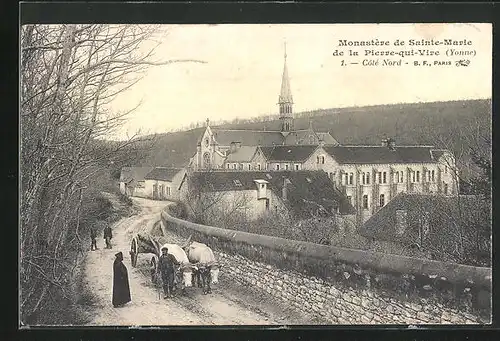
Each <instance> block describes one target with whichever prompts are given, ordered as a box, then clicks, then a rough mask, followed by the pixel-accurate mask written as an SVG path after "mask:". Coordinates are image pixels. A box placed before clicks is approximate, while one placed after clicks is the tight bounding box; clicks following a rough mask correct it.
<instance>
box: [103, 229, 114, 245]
mask: <svg viewBox="0 0 500 341" xmlns="http://www.w3.org/2000/svg"><path fill="white" fill-rule="evenodd" d="M112 238H113V233H112V232H111V227H109V225H107V226H106V227H105V228H104V240H105V241H106V249H111V248H112V247H111V239H112Z"/></svg>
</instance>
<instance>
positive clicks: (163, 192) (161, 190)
mask: <svg viewBox="0 0 500 341" xmlns="http://www.w3.org/2000/svg"><path fill="white" fill-rule="evenodd" d="M158 192H159V193H158V194H159V195H160V196H163V197H164V196H166V195H167V196H170V187H168V186H164V185H159V186H158Z"/></svg>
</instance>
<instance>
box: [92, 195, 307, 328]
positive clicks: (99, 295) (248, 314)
mask: <svg viewBox="0 0 500 341" xmlns="http://www.w3.org/2000/svg"><path fill="white" fill-rule="evenodd" d="M133 201H134V205H136V206H138V207H139V208H140V213H138V214H137V215H134V216H132V217H128V218H124V219H122V220H120V221H118V222H117V223H116V224H115V225H114V227H113V241H112V242H113V249H111V250H107V249H103V246H104V245H103V240H102V239H100V240H99V239H98V247H99V250H97V251H92V252H91V251H89V252H88V255H87V259H86V262H85V267H84V283H83V288H84V290H85V291H86V292H90V293H91V295H92V301H93V302H92V305H91V306H88V307H87V309H86V310H87V311H86V313H87V315H88V316H91V318H90V322H89V323H88V325H99V326H113V325H121V326H124V325H126V326H152V325H155V326H162V325H268V324H275V325H286V324H311V323H314V322H312V321H310V320H309V319H308V317H307V316H304V315H303V314H302V313H300V312H298V311H296V310H293V309H292V308H289V307H284V306H282V305H281V303H280V302H275V301H274V300H273V298H272V297H269V296H267V295H266V294H265V293H259V292H256V291H254V290H250V289H249V288H246V287H242V286H238V285H237V284H234V283H231V282H229V280H228V279H227V278H225V277H224V273H223V271H221V274H220V282H219V284H218V285H217V286H216V287H215V288H213V290H212V291H213V293H212V294H209V295H203V294H202V292H201V289H199V288H188V294H187V295H186V296H177V297H174V298H173V299H167V300H165V299H163V295H160V294H159V290H158V288H157V287H155V286H153V284H152V283H151V280H150V278H149V276H148V260H149V259H150V257H148V255H144V254H140V255H139V258H138V262H137V267H136V268H133V267H132V266H131V263H130V256H129V253H128V251H129V249H130V240H131V238H132V236H133V235H134V234H135V233H136V232H137V231H138V230H139V229H140V227H141V226H144V224H146V223H148V222H149V223H151V222H152V221H157V220H159V219H160V211H161V209H162V208H163V207H165V206H166V205H167V204H168V202H159V201H152V200H147V199H140V198H133ZM166 237H167V238H168V239H170V240H171V241H172V242H174V243H179V242H181V241H182V238H179V237H178V236H176V235H174V234H171V235H168V236H166ZM118 251H122V252H123V255H124V258H125V260H124V264H125V265H126V266H127V269H128V273H129V282H130V290H131V296H132V302H130V303H128V304H127V305H125V306H124V307H121V308H113V306H112V304H111V291H112V276H113V274H112V267H113V261H114V258H115V257H114V255H115V253H116V252H118Z"/></svg>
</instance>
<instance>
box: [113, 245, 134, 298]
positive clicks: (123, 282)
mask: <svg viewBox="0 0 500 341" xmlns="http://www.w3.org/2000/svg"><path fill="white" fill-rule="evenodd" d="M115 256H116V259H115V262H114V264H113V307H115V308H116V307H119V306H122V305H124V304H125V303H127V302H130V301H131V299H130V287H129V285H128V272H127V268H126V267H125V265H124V264H123V263H122V261H123V253H121V252H118V253H117V254H115Z"/></svg>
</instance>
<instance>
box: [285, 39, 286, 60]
mask: <svg viewBox="0 0 500 341" xmlns="http://www.w3.org/2000/svg"><path fill="white" fill-rule="evenodd" d="M285 59H286V41H285Z"/></svg>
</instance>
